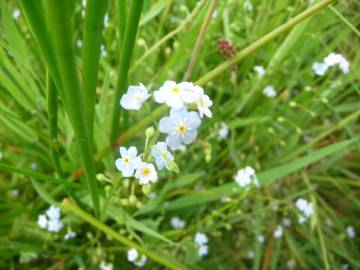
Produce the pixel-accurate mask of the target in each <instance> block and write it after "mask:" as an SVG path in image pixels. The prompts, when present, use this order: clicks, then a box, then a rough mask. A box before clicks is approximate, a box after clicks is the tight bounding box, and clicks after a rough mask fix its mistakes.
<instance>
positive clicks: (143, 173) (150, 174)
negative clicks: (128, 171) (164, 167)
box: [135, 162, 157, 185]
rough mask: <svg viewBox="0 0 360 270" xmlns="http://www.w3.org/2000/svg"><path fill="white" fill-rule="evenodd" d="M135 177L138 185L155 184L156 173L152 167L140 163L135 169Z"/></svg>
mask: <svg viewBox="0 0 360 270" xmlns="http://www.w3.org/2000/svg"><path fill="white" fill-rule="evenodd" d="M135 177H136V178H137V179H139V183H140V185H148V184H150V183H156V181H157V173H156V170H155V167H154V165H152V164H151V163H147V162H140V163H139V165H138V167H137V169H136V172H135Z"/></svg>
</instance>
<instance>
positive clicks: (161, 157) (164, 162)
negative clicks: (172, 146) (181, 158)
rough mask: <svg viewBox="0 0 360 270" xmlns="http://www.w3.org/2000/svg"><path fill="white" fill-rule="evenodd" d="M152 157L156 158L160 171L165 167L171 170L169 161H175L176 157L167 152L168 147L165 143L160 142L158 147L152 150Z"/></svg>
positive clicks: (155, 146)
mask: <svg viewBox="0 0 360 270" xmlns="http://www.w3.org/2000/svg"><path fill="white" fill-rule="evenodd" d="M151 155H152V156H153V157H154V158H155V162H156V166H157V167H158V168H159V170H162V169H163V168H164V167H166V169H168V170H170V167H169V164H168V163H169V161H173V160H174V157H173V155H172V154H171V153H170V151H168V150H167V145H166V143H165V142H158V143H157V144H156V145H154V146H153V148H152V150H151Z"/></svg>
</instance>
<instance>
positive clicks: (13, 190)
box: [10, 189, 20, 198]
mask: <svg viewBox="0 0 360 270" xmlns="http://www.w3.org/2000/svg"><path fill="white" fill-rule="evenodd" d="M19 193H20V192H19V190H18V189H12V190H10V196H11V197H14V198H16V197H18V196H19Z"/></svg>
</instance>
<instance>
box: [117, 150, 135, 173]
mask: <svg viewBox="0 0 360 270" xmlns="http://www.w3.org/2000/svg"><path fill="white" fill-rule="evenodd" d="M119 151H120V155H121V158H118V159H116V161H115V165H116V168H117V169H118V170H119V171H121V173H122V175H123V176H124V177H130V176H132V175H133V174H134V171H135V169H136V168H137V167H138V165H139V164H140V162H141V158H140V157H139V156H137V149H136V147H135V146H131V147H130V148H129V149H126V148H125V147H120V149H119Z"/></svg>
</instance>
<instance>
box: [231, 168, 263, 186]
mask: <svg viewBox="0 0 360 270" xmlns="http://www.w3.org/2000/svg"><path fill="white" fill-rule="evenodd" d="M235 182H236V183H237V184H238V185H239V186H240V187H246V186H248V185H250V184H251V183H254V184H255V185H256V186H259V180H258V179H257V177H256V174H255V170H254V169H253V168H251V167H250V166H247V167H245V168H243V169H240V170H238V172H237V173H236V175H235Z"/></svg>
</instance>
